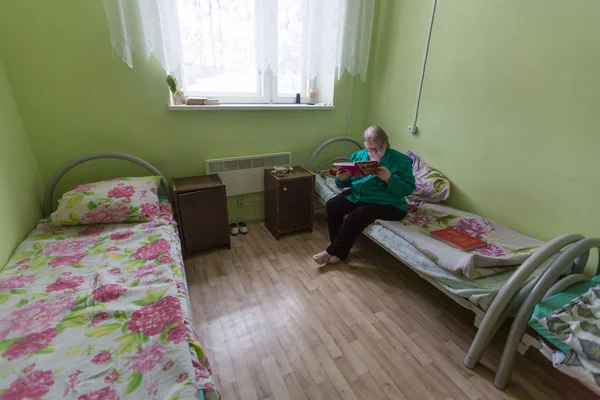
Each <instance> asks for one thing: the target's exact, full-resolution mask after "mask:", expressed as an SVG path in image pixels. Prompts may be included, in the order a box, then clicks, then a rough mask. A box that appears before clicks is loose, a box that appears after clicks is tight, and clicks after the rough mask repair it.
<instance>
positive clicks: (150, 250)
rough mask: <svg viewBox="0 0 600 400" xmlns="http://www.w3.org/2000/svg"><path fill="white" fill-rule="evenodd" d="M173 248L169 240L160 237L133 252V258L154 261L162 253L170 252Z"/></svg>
mask: <svg viewBox="0 0 600 400" xmlns="http://www.w3.org/2000/svg"><path fill="white" fill-rule="evenodd" d="M170 250H171V246H170V245H169V242H167V241H166V240H165V239H158V240H157V241H155V242H153V243H148V244H145V245H143V246H142V247H140V248H139V249H137V250H136V252H135V253H133V258H137V259H142V260H147V261H152V260H155V259H156V257H158V256H159V255H161V254H168V253H169V251H170Z"/></svg>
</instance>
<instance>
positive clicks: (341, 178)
mask: <svg viewBox="0 0 600 400" xmlns="http://www.w3.org/2000/svg"><path fill="white" fill-rule="evenodd" d="M336 176H337V178H338V180H339V181H340V182H343V181H345V180H346V179H348V178H350V177H351V176H352V174H351V173H350V172H349V171H343V170H339V171H338V172H337V175H336Z"/></svg>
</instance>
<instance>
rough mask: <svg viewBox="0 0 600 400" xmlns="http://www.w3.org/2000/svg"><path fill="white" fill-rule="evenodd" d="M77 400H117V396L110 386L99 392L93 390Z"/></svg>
mask: <svg viewBox="0 0 600 400" xmlns="http://www.w3.org/2000/svg"><path fill="white" fill-rule="evenodd" d="M77 400H119V394H118V393H117V391H116V390H114V389H111V387H110V386H106V387H103V388H102V389H99V390H94V391H93V392H89V393H86V394H82V395H81V396H79V397H78V398H77Z"/></svg>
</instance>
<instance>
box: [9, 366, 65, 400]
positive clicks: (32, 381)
mask: <svg viewBox="0 0 600 400" xmlns="http://www.w3.org/2000/svg"><path fill="white" fill-rule="evenodd" d="M52 385H54V378H53V377H52V371H50V370H46V371H42V370H35V371H32V372H31V373H29V374H28V375H27V376H24V377H20V378H17V380H15V381H13V383H12V384H11V385H10V387H9V388H8V389H7V390H6V391H4V392H2V393H0V400H16V399H18V400H21V399H38V398H40V397H42V396H44V395H45V394H46V393H48V392H49V391H50V388H51V387H52Z"/></svg>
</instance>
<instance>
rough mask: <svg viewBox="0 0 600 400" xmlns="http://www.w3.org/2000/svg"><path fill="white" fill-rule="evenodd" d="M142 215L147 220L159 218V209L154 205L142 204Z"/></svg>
mask: <svg viewBox="0 0 600 400" xmlns="http://www.w3.org/2000/svg"><path fill="white" fill-rule="evenodd" d="M141 207H142V214H144V215H145V216H146V218H148V219H150V218H155V217H157V216H158V207H157V206H155V205H153V204H142V205H141Z"/></svg>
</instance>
